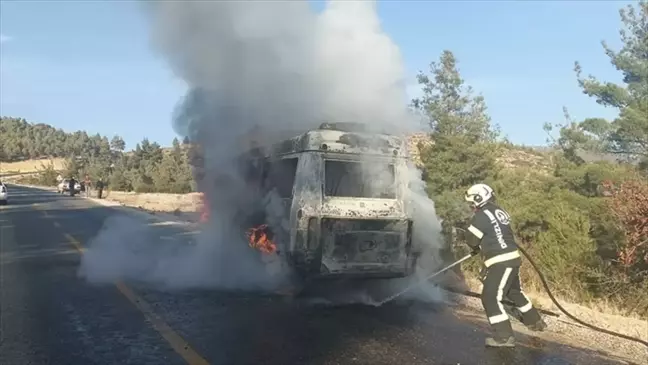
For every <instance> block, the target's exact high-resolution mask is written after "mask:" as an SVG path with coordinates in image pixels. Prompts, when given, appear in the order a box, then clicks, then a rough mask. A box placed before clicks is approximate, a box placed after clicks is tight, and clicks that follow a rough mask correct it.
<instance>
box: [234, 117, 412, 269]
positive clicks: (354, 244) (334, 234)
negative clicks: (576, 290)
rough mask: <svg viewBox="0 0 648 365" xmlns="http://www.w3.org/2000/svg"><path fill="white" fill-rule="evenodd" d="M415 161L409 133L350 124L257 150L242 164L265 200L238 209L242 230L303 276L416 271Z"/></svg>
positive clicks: (258, 246) (255, 192) (326, 126)
mask: <svg viewBox="0 0 648 365" xmlns="http://www.w3.org/2000/svg"><path fill="white" fill-rule="evenodd" d="M407 163H408V158H407V143H406V141H405V140H404V139H402V138H399V137H396V136H393V135H388V134H378V133H368V132H364V131H363V130H362V129H361V128H359V126H357V125H354V124H349V123H345V124H335V125H333V124H323V125H321V126H320V127H319V128H318V129H315V130H310V131H308V132H306V133H303V134H301V135H298V136H296V137H294V138H290V139H286V140H283V141H282V142H280V143H277V144H274V145H272V146H270V147H268V148H253V149H250V150H248V151H247V152H246V153H245V154H244V155H242V156H240V160H239V161H238V166H239V168H240V169H241V170H240V175H241V176H243V179H244V180H245V182H246V184H247V186H248V189H247V191H248V192H249V194H250V195H255V196H256V197H255V198H254V199H253V200H256V201H258V202H259V204H258V205H257V206H256V207H255V208H254V209H250V208H249V207H246V208H241V211H239V212H238V216H239V217H241V218H240V220H238V223H239V224H240V226H241V231H242V232H245V233H244V234H245V235H246V239H247V240H248V242H249V244H250V246H252V247H255V248H256V249H257V250H258V251H259V255H280V256H283V257H284V258H285V261H286V262H288V264H289V265H290V266H291V268H292V269H293V270H294V271H295V272H296V273H298V274H299V276H300V277H301V278H308V279H322V278H363V279H366V278H381V279H389V278H400V277H406V276H409V275H410V274H412V273H413V272H414V270H415V267H416V261H417V258H418V256H419V255H420V250H419V249H418V248H417V247H415V245H413V242H412V225H413V223H412V219H411V217H410V216H409V215H408V213H407V211H408V209H407V208H408V207H407V202H406V195H407V184H408V179H407V176H408V173H407V169H408V166H407ZM268 200H272V202H270V203H269V202H268ZM268 206H272V207H273V212H269V211H268Z"/></svg>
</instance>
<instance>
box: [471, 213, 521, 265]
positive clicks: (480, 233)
mask: <svg viewBox="0 0 648 365" xmlns="http://www.w3.org/2000/svg"><path fill="white" fill-rule="evenodd" d="M467 231H468V234H467V240H468V245H469V246H470V247H472V248H475V247H477V246H480V248H481V253H482V255H483V257H484V265H485V266H486V267H489V266H491V265H493V264H496V263H500V262H505V263H506V264H507V265H510V266H520V264H521V259H520V252H519V251H518V245H517V243H516V242H515V237H514V236H513V229H512V227H511V217H510V215H509V214H508V212H507V211H505V210H504V209H502V208H501V207H499V206H498V205H496V204H495V203H493V202H488V203H486V204H484V205H483V206H481V207H479V208H478V209H477V211H476V212H475V215H474V216H473V217H472V219H471V221H470V225H469V226H468V229H467Z"/></svg>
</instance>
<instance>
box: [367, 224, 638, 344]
mask: <svg viewBox="0 0 648 365" xmlns="http://www.w3.org/2000/svg"><path fill="white" fill-rule="evenodd" d="M456 228H457V229H461V230H463V229H462V228H459V227H456ZM518 249H519V250H520V252H522V254H523V255H524V257H526V258H527V260H529V263H530V264H531V266H532V267H533V269H534V270H535V272H536V273H537V274H538V277H540V281H541V282H542V286H544V289H545V291H546V292H547V294H548V295H549V298H550V299H551V301H552V302H553V303H554V304H555V305H556V307H558V309H560V311H561V312H563V313H564V314H565V315H566V316H567V317H569V318H571V319H572V320H573V321H575V322H576V323H578V324H581V325H583V326H585V327H588V328H590V329H592V330H594V331H598V332H601V333H605V334H608V335H611V336H616V337H620V338H623V339H626V340H629V341H634V342H638V343H640V344H642V345H644V346H646V347H648V341H644V340H642V339H640V338H636V337H632V336H628V335H624V334H623V333H618V332H614V331H610V330H606V329H605V328H600V327H596V326H594V325H592V324H589V323H586V322H583V321H582V320H580V319H578V318H576V317H575V316H574V315H572V314H571V313H569V312H568V311H567V310H566V309H565V308H564V307H563V306H562V305H560V303H559V302H558V300H556V298H555V297H554V295H553V293H552V292H551V289H550V288H549V284H547V280H546V279H545V277H544V274H542V271H540V269H539V268H538V266H537V265H536V263H535V261H533V259H532V258H531V256H530V255H529V254H528V253H527V252H526V250H525V249H524V248H522V247H521V246H518ZM476 255H477V253H471V254H469V255H466V256H464V257H462V258H460V259H459V260H457V261H455V262H453V263H452V264H450V265H448V266H446V267H444V268H442V269H441V270H438V271H436V272H434V273H432V274H430V275H428V276H427V277H426V278H424V279H422V280H420V281H418V282H416V283H414V284H412V285H410V286H408V287H407V288H405V289H403V290H401V291H400V292H398V293H396V294H394V295H391V296H389V297H387V298H386V299H384V300H382V301H381V302H379V303H378V304H376V305H377V306H381V305H383V304H385V303H387V302H390V301H392V300H394V299H395V298H397V297H399V296H401V295H403V294H405V293H406V292H407V291H409V290H410V289H412V288H414V287H416V286H418V285H420V284H422V283H424V282H427V281H428V280H430V279H432V278H434V277H435V276H438V275H440V274H442V273H444V272H446V271H448V270H449V269H451V268H453V267H455V266H457V265H459V264H460V263H462V262H464V261H466V260H468V259H470V258H471V257H473V256H476Z"/></svg>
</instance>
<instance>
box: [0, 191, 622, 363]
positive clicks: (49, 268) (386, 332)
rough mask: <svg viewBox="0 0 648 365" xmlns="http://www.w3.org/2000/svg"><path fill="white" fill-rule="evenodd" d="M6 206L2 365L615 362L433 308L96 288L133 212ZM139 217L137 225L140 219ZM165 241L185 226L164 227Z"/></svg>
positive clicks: (64, 200) (78, 202)
mask: <svg viewBox="0 0 648 365" xmlns="http://www.w3.org/2000/svg"><path fill="white" fill-rule="evenodd" d="M10 189H11V190H10V193H11V197H10V199H11V200H10V204H9V205H8V206H2V207H0V227H1V228H0V229H1V231H0V234H1V235H0V245H1V246H0V259H1V261H0V269H1V271H0V294H1V297H0V301H1V306H0V315H1V318H0V319H1V330H2V332H1V336H0V337H1V339H0V364H2V365H26V364H34V365H36V364H38V365H40V364H55V365H58V364H60V365H89V364H142V365H146V364H155V365H159V364H223V365H230V364H231V365H236V364H242V365H247V364H277V365H280V364H281V365H284V364H285V365H289V364H304V365H311V364H312V365H324V364H354V365H355V364H368V365H378V364H412V365H413V364H498V365H499V364H542V365H550V364H551V365H557V364H561V365H562V364H591V365H595V364H617V363H618V362H614V361H612V360H609V359H606V358H604V357H602V356H601V355H598V354H597V353H595V352H593V351H589V350H584V349H576V348H571V347H569V346H565V345H560V344H557V343H550V342H546V341H543V340H539V339H535V338H532V337H526V336H524V335H522V334H518V336H517V339H518V346H517V347H516V348H515V349H487V348H484V346H483V343H484V337H485V336H487V334H488V332H487V331H486V326H485V325H484V324H483V322H480V321H477V320H471V319H469V318H465V317H461V318H459V317H457V316H455V315H453V312H452V311H451V310H450V309H449V308H444V307H442V306H430V305H409V306H405V305H399V304H393V305H385V306H383V307H380V308H375V307H368V306H359V305H354V306H342V307H325V306H321V305H312V304H311V305H308V304H305V303H307V302H301V301H299V300H295V301H286V300H285V299H282V298H280V297H273V296H255V295H251V294H248V295H242V294H232V293H226V292H219V291H215V290H206V289H205V290H188V291H183V292H164V291H160V290H156V289H154V288H151V287H146V286H143V285H141V284H139V285H135V284H133V283H121V282H119V283H116V284H115V285H112V284H110V285H92V284H89V283H87V282H86V281H84V280H83V279H81V278H79V277H78V276H77V270H78V267H79V262H80V255H81V252H80V251H79V250H80V249H81V250H82V246H83V245H84V242H88V241H89V240H90V239H91V238H92V237H94V236H95V235H96V234H97V232H98V231H99V230H100V229H101V227H102V224H103V222H104V221H105V220H106V219H107V218H108V217H110V216H115V215H119V214H121V215H124V214H125V213H123V212H120V211H118V210H113V209H111V208H108V207H103V206H98V205H97V204H95V203H93V202H91V201H88V200H85V199H82V198H78V197H76V198H71V197H67V196H58V195H56V194H55V193H51V192H45V191H42V190H37V189H31V188H22V187H16V186H10ZM132 219H133V220H136V219H137V218H135V217H133V218H132ZM160 229H161V230H165V231H164V232H162V231H160V233H159V235H160V236H165V235H166V236H168V235H169V234H174V233H176V234H180V233H181V232H180V231H181V230H182V229H181V228H178V227H173V226H166V227H164V228H160Z"/></svg>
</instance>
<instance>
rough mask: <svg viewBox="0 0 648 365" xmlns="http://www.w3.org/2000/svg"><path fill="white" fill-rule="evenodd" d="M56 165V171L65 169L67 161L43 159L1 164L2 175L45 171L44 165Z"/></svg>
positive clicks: (0, 171)
mask: <svg viewBox="0 0 648 365" xmlns="http://www.w3.org/2000/svg"><path fill="white" fill-rule="evenodd" d="M50 163H51V164H52V165H54V170H62V169H64V168H65V159H63V158H50V159H48V158H43V159H39V160H25V161H17V162H0V173H3V174H4V173H27V172H37V171H40V170H42V169H43V167H42V165H45V166H47V165H49V164H50Z"/></svg>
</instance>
